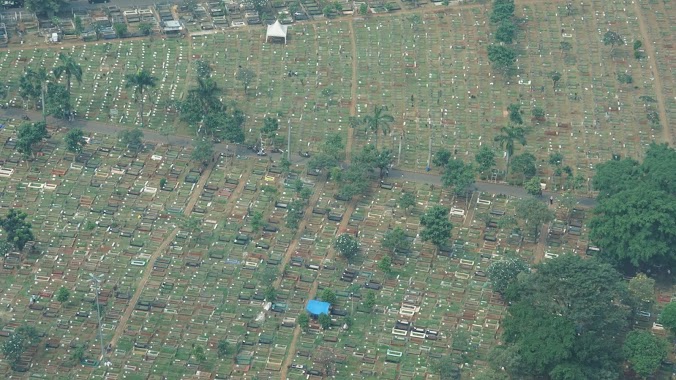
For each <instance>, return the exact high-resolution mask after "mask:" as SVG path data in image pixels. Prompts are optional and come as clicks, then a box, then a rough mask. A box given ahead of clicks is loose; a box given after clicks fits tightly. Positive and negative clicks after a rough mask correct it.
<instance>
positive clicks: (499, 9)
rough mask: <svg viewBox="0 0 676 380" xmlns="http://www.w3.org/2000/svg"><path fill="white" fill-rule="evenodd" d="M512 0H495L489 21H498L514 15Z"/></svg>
mask: <svg viewBox="0 0 676 380" xmlns="http://www.w3.org/2000/svg"><path fill="white" fill-rule="evenodd" d="M514 9H515V8H514V0H497V1H495V2H494V3H493V9H492V10H491V17H490V19H491V22H493V23H499V22H503V21H505V20H509V19H511V18H512V17H513V16H514Z"/></svg>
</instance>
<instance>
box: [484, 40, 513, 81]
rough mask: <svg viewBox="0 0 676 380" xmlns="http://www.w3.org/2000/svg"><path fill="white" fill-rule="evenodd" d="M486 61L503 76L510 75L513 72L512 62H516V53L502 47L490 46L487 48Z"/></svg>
mask: <svg viewBox="0 0 676 380" xmlns="http://www.w3.org/2000/svg"><path fill="white" fill-rule="evenodd" d="M488 60H489V61H490V62H491V64H492V65H493V67H494V68H495V69H496V70H498V71H500V72H502V74H503V75H510V74H511V72H512V71H513V70H514V62H516V51H514V49H512V48H510V47H506V46H502V45H490V46H488Z"/></svg>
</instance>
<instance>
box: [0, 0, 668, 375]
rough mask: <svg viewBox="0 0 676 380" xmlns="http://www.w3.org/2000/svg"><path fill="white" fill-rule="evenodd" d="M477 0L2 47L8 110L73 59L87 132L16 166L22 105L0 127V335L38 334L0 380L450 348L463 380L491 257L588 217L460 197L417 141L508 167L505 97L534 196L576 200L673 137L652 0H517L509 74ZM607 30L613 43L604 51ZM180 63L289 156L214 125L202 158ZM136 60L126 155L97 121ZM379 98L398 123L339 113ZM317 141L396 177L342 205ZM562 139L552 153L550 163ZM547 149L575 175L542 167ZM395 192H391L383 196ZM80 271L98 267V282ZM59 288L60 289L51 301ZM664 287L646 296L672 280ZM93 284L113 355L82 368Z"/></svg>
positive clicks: (529, 254) (496, 324) (487, 304)
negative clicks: (390, 245)
mask: <svg viewBox="0 0 676 380" xmlns="http://www.w3.org/2000/svg"><path fill="white" fill-rule="evenodd" d="M639 9H640V11H641V12H642V16H639V15H638V14H637V13H636V12H637V10H639ZM488 12H489V7H488V5H484V4H465V5H452V6H441V7H435V6H433V5H426V6H424V7H422V8H420V9H418V10H415V11H408V10H404V11H401V12H392V13H391V14H387V15H381V14H375V15H369V16H366V17H364V16H357V15H355V16H348V17H347V18H337V19H323V18H322V19H319V20H317V19H316V20H314V21H309V22H304V23H303V22H301V23H296V24H294V25H292V26H291V27H290V28H289V30H290V34H289V40H288V43H287V44H286V45H283V44H279V43H266V41H265V33H264V29H263V28H258V27H253V26H251V27H249V26H247V27H242V28H227V29H224V30H222V31H218V32H217V33H195V34H194V35H188V36H187V37H186V38H183V39H168V38H167V39H165V38H161V37H159V36H155V37H151V38H135V39H115V40H109V41H92V42H88V43H79V42H77V43H76V42H66V43H64V44H62V45H54V46H43V44H40V45H36V46H32V45H31V44H30V43H28V44H24V45H20V46H19V45H10V47H9V48H3V49H2V50H0V73H2V78H0V79H1V80H2V81H3V83H4V84H5V85H7V86H8V87H7V88H8V92H7V94H6V98H5V99H4V100H3V102H7V103H8V104H9V108H8V109H9V110H14V111H15V113H16V110H20V109H21V107H23V106H24V100H23V99H22V98H21V96H20V95H19V85H18V83H19V81H20V77H21V76H22V74H23V72H24V71H25V69H26V68H27V67H32V68H37V67H39V65H44V66H45V67H47V68H48V69H49V68H53V67H56V66H57V65H58V55H59V53H61V52H66V53H68V54H70V55H71V56H72V57H73V58H75V59H76V60H77V62H78V63H79V64H80V65H81V66H82V69H83V76H82V82H81V83H78V82H76V81H73V87H72V99H73V105H74V109H75V111H76V113H77V119H78V120H79V122H80V123H82V125H87V124H86V123H90V125H91V126H95V128H94V127H92V129H91V130H89V131H88V130H87V128H86V127H85V128H83V129H84V130H85V133H86V136H87V140H88V143H87V144H86V145H85V146H84V150H83V151H82V153H79V154H75V153H72V152H69V151H68V150H67V149H66V146H65V144H64V142H63V137H64V135H65V134H66V132H67V130H68V123H67V122H63V121H58V122H57V121H53V119H51V118H50V119H49V120H50V122H49V123H48V129H49V133H50V138H48V139H46V140H44V141H43V142H42V143H40V145H39V146H38V147H36V149H35V150H34V152H35V154H34V155H33V156H31V157H28V158H26V157H24V156H22V155H21V154H20V153H18V152H17V151H15V145H16V136H17V131H18V129H19V125H20V124H21V123H22V120H21V119H20V118H10V117H7V116H3V119H2V120H1V121H0V122H1V123H2V125H3V127H2V128H1V129H0V143H2V147H1V148H0V161H1V162H2V163H1V165H0V206H1V207H2V210H0V211H1V213H2V214H3V215H4V214H6V213H7V211H8V210H9V209H19V210H21V211H24V212H26V213H27V214H28V216H27V220H28V221H30V222H31V223H32V229H33V233H34V235H35V239H34V241H35V243H34V244H35V249H24V252H21V253H16V254H11V255H7V256H6V257H5V258H4V262H3V267H2V268H0V340H3V339H7V337H8V336H9V335H10V333H12V332H13V331H15V330H16V329H17V328H19V327H20V326H22V325H24V324H30V325H32V326H35V327H36V328H37V330H38V331H39V332H40V333H42V334H44V335H43V336H42V338H41V341H40V344H39V345H36V346H33V347H31V348H30V349H29V350H27V351H26V352H24V353H23V355H22V356H21V358H20V360H19V361H18V364H13V365H12V366H10V363H9V361H8V360H4V359H0V373H5V374H6V373H11V374H12V376H16V377H17V378H28V376H32V377H31V378H46V379H67V378H68V379H71V378H91V379H101V378H104V379H111V380H112V379H122V378H125V379H162V378H167V379H182V378H195V379H202V378H204V379H208V378H241V379H254V378H257V379H263V378H269V379H279V378H292V379H301V378H307V376H308V375H309V376H313V378H321V377H322V376H326V375H327V373H329V372H331V373H332V374H333V376H335V377H336V378H341V379H348V378H386V379H397V378H401V379H436V378H439V375H438V369H437V368H438V363H439V362H440V361H444V360H447V359H448V360H451V361H452V362H453V363H454V364H456V365H459V366H461V367H462V373H463V375H462V376H463V378H471V376H472V375H473V374H476V373H477V372H479V371H480V370H481V369H482V368H484V367H486V366H487V360H488V359H487V353H488V351H489V349H490V348H491V347H492V346H494V345H495V344H496V343H497V341H498V338H499V337H500V335H499V329H500V326H501V320H502V319H503V317H504V316H505V314H506V305H505V302H504V301H503V299H502V297H501V296H500V294H498V293H497V292H494V291H493V290H492V287H491V284H490V282H489V281H488V279H487V275H486V271H487V268H488V267H489V266H490V265H491V263H493V262H496V261H500V260H502V259H505V258H510V257H514V258H521V259H523V260H524V261H526V262H529V263H537V262H542V261H546V260H548V259H551V258H556V257H559V256H562V255H580V256H586V255H588V254H589V255H592V254H594V253H595V251H594V249H593V248H590V247H591V246H592V244H591V242H590V239H589V231H588V226H587V221H588V219H589V216H590V213H591V211H590V210H589V209H587V208H586V207H582V206H579V205H577V206H576V205H575V203H568V204H564V203H563V202H558V201H557V202H555V203H554V205H553V206H551V209H552V210H553V211H554V212H555V215H556V216H555V219H554V220H553V221H551V222H550V223H548V225H547V226H546V227H544V228H542V226H540V225H537V224H533V223H532V222H531V224H528V222H526V221H524V220H522V218H520V217H517V215H516V210H515V204H516V200H517V197H516V196H515V195H516V194H510V193H509V192H501V191H498V192H497V193H493V192H488V191H482V190H481V189H480V190H478V191H475V192H472V193H469V194H466V193H458V192H456V191H453V190H452V189H449V188H446V187H444V186H441V185H439V184H438V183H433V182H432V181H428V180H427V178H428V177H424V178H423V177H416V175H415V173H417V172H425V171H426V169H428V171H429V172H430V174H440V169H439V168H437V167H435V166H434V165H432V164H431V163H430V156H431V155H433V154H434V153H435V152H437V151H439V150H440V149H442V148H443V149H446V150H448V151H450V152H451V153H452V156H453V158H458V159H461V160H464V161H467V162H473V161H474V156H475V155H476V154H477V152H479V150H480V149H481V147H483V146H489V147H491V148H493V149H494V150H495V151H496V152H497V153H498V154H497V157H496V158H497V165H496V166H495V168H494V169H493V170H491V171H490V172H487V173H483V174H481V179H482V180H484V181H486V182H493V183H495V182H510V183H516V182H519V179H520V177H519V176H508V175H506V174H505V169H506V162H505V161H506V160H505V157H503V154H502V153H503V149H502V148H500V147H499V146H498V144H497V143H496V142H494V138H495V137H496V136H499V135H500V134H501V133H503V132H502V131H501V128H502V127H505V126H506V125H507V124H508V122H509V120H510V111H509V109H510V105H512V109H514V108H515V107H516V108H517V113H518V114H519V115H521V118H522V119H523V121H522V127H524V128H526V129H527V134H526V136H525V139H526V141H527V143H526V144H525V145H517V147H516V152H517V153H518V154H523V153H531V154H533V155H534V157H535V158H536V167H537V175H538V176H539V177H540V178H542V181H543V184H545V185H546V188H547V190H558V189H561V188H562V187H563V188H565V189H566V190H571V189H572V194H574V196H575V197H579V198H586V197H589V196H592V195H594V194H592V193H591V189H590V187H589V179H590V178H591V177H592V176H593V173H594V168H595V166H596V165H597V164H599V163H602V162H605V161H607V160H609V159H612V158H613V157H614V156H618V157H634V158H637V159H640V158H641V157H643V155H644V154H645V152H646V150H647V147H648V145H649V144H650V143H651V142H653V141H657V142H666V141H670V139H671V137H670V136H671V133H672V132H673V123H672V125H671V126H670V127H669V121H672V120H674V119H676V104H675V101H676V98H675V97H674V95H675V94H674V91H675V90H674V88H675V86H676V81H675V78H674V72H673V70H672V69H671V67H673V48H672V44H673V43H674V41H673V39H674V35H673V27H671V25H676V12H674V9H673V4H671V3H669V2H664V3H662V2H660V3H659V4H657V3H656V2H652V1H641V2H639V5H634V4H632V2H631V1H628V0H627V1H620V0H614V1H600V0H598V1H591V2H588V3H587V2H585V5H584V6H580V5H576V6H575V9H574V12H572V14H570V15H567V14H566V8H565V2H560V1H550V2H545V3H544V4H543V3H541V2H531V1H527V2H525V3H523V4H519V2H517V7H516V11H515V15H516V16H517V17H518V18H520V19H522V20H524V21H525V22H524V23H523V24H521V25H520V26H519V30H518V34H517V36H518V37H517V41H518V46H519V55H518V59H517V61H516V67H517V70H518V75H516V76H512V77H510V78H506V77H505V76H504V75H502V74H501V73H499V72H498V71H497V70H495V68H494V67H493V66H492V65H491V64H490V62H489V60H488V57H487V53H486V49H487V46H488V45H489V44H491V43H492V42H493V39H494V37H493V35H492V34H493V33H494V32H493V30H492V29H491V26H490V23H489V21H488ZM205 18H209V16H205ZM639 19H640V20H639ZM233 20H235V19H232V20H230V21H233ZM219 21H220V19H214V20H211V19H210V21H209V22H212V23H215V24H218V22H219ZM235 21H236V20H235ZM204 22H206V21H204ZM640 23H643V24H641V25H639V24H640ZM132 29H133V28H132ZM608 29H611V30H613V31H615V32H617V33H618V34H619V35H621V36H622V37H623V39H624V40H625V41H627V44H626V45H624V46H607V45H604V43H603V34H604V33H605V32H606V30H608ZM191 31H192V30H191ZM642 33H647V35H645V36H644V35H642ZM646 38H650V39H651V40H652V41H655V44H654V47H655V48H654V49H657V51H658V52H659V54H658V55H656V56H651V57H650V59H645V58H644V59H636V58H635V56H634V54H635V53H634V50H633V49H632V44H633V41H635V40H644V44H645V39H646ZM651 49H652V48H651ZM654 49H653V50H654ZM650 53H651V52H650V51H648V52H643V54H650ZM198 60H205V61H208V62H209V63H210V64H211V68H212V70H213V73H212V78H213V79H214V80H215V81H216V82H217V83H218V86H219V87H220V88H221V89H222V92H221V94H222V95H221V96H222V98H223V99H224V102H225V103H226V104H236V106H237V107H238V108H239V109H241V110H242V111H243V112H244V114H245V115H246V122H245V124H244V130H245V135H246V143H245V144H243V145H250V144H254V143H255V141H256V139H258V137H259V130H260V128H261V126H262V125H263V122H264V119H265V118H266V117H273V118H277V119H278V120H279V126H280V128H279V131H278V133H277V136H275V137H273V138H271V139H270V141H269V143H270V144H273V145H275V146H277V147H279V148H281V149H283V150H286V149H287V135H290V136H291V139H290V152H289V153H290V159H291V162H292V165H291V167H290V168H289V169H288V170H287V169H285V168H284V167H282V165H281V162H280V157H281V156H280V155H270V156H265V157H259V156H256V155H255V154H250V153H242V152H243V151H244V149H243V147H241V148H242V149H240V152H239V153H240V154H234V153H232V147H230V149H228V150H225V149H223V148H224V146H225V144H226V142H223V143H219V144H217V146H216V148H215V153H214V156H213V158H212V159H209V160H206V162H205V163H204V164H203V163H201V162H198V161H196V160H194V159H193V158H192V151H193V150H194V149H195V148H194V147H193V146H191V145H180V144H172V143H171V141H173V140H172V139H174V136H176V135H185V136H194V135H195V129H194V127H193V126H190V125H186V124H185V123H183V122H181V121H179V120H178V110H177V107H176V102H177V101H179V100H181V99H183V97H184V96H185V95H186V94H187V92H188V90H189V89H191V88H192V87H193V86H195V83H196V74H195V62H197V61H198ZM242 67H245V68H247V69H250V70H251V71H253V72H254V73H255V76H254V78H253V80H252V81H251V83H250V84H249V85H248V87H247V88H245V87H246V86H245V85H244V84H243V83H242V81H241V80H239V79H238V78H237V72H238V70H240V69H241V68H242ZM139 68H144V69H147V70H149V71H150V72H152V74H153V75H154V76H156V77H157V78H158V84H157V86H156V88H154V89H152V90H150V91H148V92H146V93H145V95H144V99H145V113H146V116H145V123H144V124H145V126H144V128H143V130H144V131H145V132H146V137H148V136H155V138H147V140H146V141H145V143H144V145H143V146H141V147H138V149H130V148H129V147H126V146H123V145H122V144H121V143H120V141H119V140H118V137H117V132H118V131H119V130H120V129H122V128H131V127H138V126H140V125H141V120H140V117H139V116H140V114H139V106H138V102H137V101H135V100H136V97H135V96H134V94H133V91H132V89H128V88H125V75H126V74H129V73H134V72H136V71H137V70H138V69H139ZM554 72H558V73H559V74H560V79H558V80H557V81H553V80H552V76H553V75H552V73H554ZM64 81H65V79H64V78H62V79H61V80H60V82H59V83H62V84H63V83H64ZM657 82H659V83H657ZM25 106H26V107H32V104H25ZM376 106H384V107H385V109H386V112H387V113H388V114H390V115H392V116H393V118H394V122H393V123H391V125H390V128H389V129H390V131H389V133H386V134H383V133H382V131H380V132H377V135H376V134H374V133H373V132H372V131H370V130H369V131H367V130H366V129H365V128H364V126H363V125H359V126H356V127H354V128H352V127H351V121H353V120H354V119H355V117H356V118H359V119H361V118H363V117H364V116H367V115H371V114H373V112H374V109H375V107H376ZM534 109H537V110H538V111H544V112H543V113H541V112H538V111H536V112H535V113H534V112H533V110H534ZM0 111H1V112H2V113H0V115H5V111H6V110H0ZM33 121H35V120H33ZM83 121H84V122H83ZM288 128H290V132H289V130H288ZM669 128H671V130H670V129H669ZM94 130H95V131H94ZM335 133H338V134H340V136H341V137H342V140H343V142H344V143H345V146H346V152H345V154H346V157H347V158H348V159H349V158H350V157H354V156H355V155H356V154H357V153H356V152H358V151H360V150H361V149H362V148H363V147H364V146H366V145H367V144H376V143H377V145H378V147H380V148H389V149H390V150H391V151H392V152H393V156H394V158H393V160H392V164H393V165H394V168H395V169H401V170H403V171H404V172H402V173H405V175H402V177H389V178H388V177H386V178H384V179H383V180H382V181H380V180H379V179H377V178H375V177H374V180H373V183H372V185H371V187H370V191H369V192H368V194H367V195H364V196H361V195H359V196H355V197H353V198H352V199H344V198H342V197H340V196H337V195H338V194H339V187H340V183H337V182H335V181H331V180H330V179H327V177H326V174H327V173H325V172H320V173H315V172H313V171H310V170H307V163H308V159H306V158H303V157H301V156H300V155H299V154H298V153H299V152H309V154H310V155H315V154H319V153H320V151H321V150H322V143H323V142H324V141H325V140H326V138H327V137H328V136H330V135H332V134H335ZM376 136H377V137H376ZM165 138H166V140H165ZM557 152H558V153H561V155H562V156H561V157H562V158H561V159H559V161H558V162H557V163H550V161H551V160H550V157H551V156H552V154H555V153H557ZM561 160H562V162H563V163H561ZM561 166H569V167H570V169H571V172H570V173H568V174H562V173H561V172H560V171H558V172H557V168H559V167H561ZM376 172H377V171H376ZM376 177H377V176H376ZM421 178H423V179H421ZM486 182H484V183H486ZM410 195H412V196H413V197H412V198H413V199H414V201H413V202H412V204H410V205H408V204H406V202H402V201H401V200H402V197H404V198H407V197H409V198H410ZM434 205H442V206H444V207H446V208H448V210H449V211H450V220H451V222H452V224H453V229H452V235H451V237H450V238H449V239H448V241H447V242H446V243H445V244H440V245H435V244H432V243H431V242H424V241H423V240H422V239H421V238H420V232H421V231H422V229H423V226H422V225H421V216H422V215H423V214H424V213H425V212H426V211H427V210H428V209H429V208H430V207H432V206H434ZM397 227H399V228H401V229H403V231H404V233H405V235H406V237H407V241H409V242H410V243H409V244H410V247H406V249H403V250H401V252H392V251H391V250H388V249H386V248H383V247H382V242H383V239H384V237H385V236H386V234H387V233H388V231H392V230H394V229H396V228H397ZM343 234H349V235H351V236H355V237H357V239H358V241H359V242H360V251H359V253H358V254H357V255H356V256H355V257H354V258H352V259H351V260H347V259H346V258H345V257H343V256H342V255H341V254H340V253H339V251H338V249H337V248H336V247H335V244H334V242H335V240H336V238H337V237H338V236H340V235H343ZM29 248H30V247H29ZM388 261H390V262H391V263H390V264H388ZM90 274H93V275H97V276H101V279H102V280H101V283H100V291H99V292H98V294H97V292H96V285H95V283H94V282H92V280H91V276H90ZM62 288H65V289H67V290H68V292H69V296H68V297H65V298H66V299H63V298H61V299H60V300H58V299H57V298H60V297H57V294H58V293H59V292H60V289H62ZM61 292H63V291H61ZM660 292H661V293H660V294H659V297H658V302H657V304H656V309H659V308H660V307H661V305H663V304H665V303H667V302H669V301H671V300H672V296H673V292H672V291H671V290H669V289H665V290H661V291H660ZM315 298H320V299H323V300H325V301H329V302H330V303H331V304H332V315H331V319H330V320H329V321H322V320H321V319H319V320H315V319H310V321H301V320H302V318H300V319H301V320H299V316H301V315H306V312H305V307H306V305H307V302H308V300H311V299H315ZM97 301H98V305H99V307H100V312H101V314H102V322H101V330H102V332H103V337H102V341H103V345H104V346H108V345H110V348H109V349H105V351H106V353H105V355H104V359H103V361H110V365H104V363H101V362H99V359H100V356H101V346H100V343H99V337H98V335H97V326H98V324H97V311H98V309H97ZM321 322H324V324H325V325H324V326H322V323H321ZM645 323H648V322H645ZM306 324H307V325H306ZM648 325H650V324H648ZM449 358H450V359H449ZM11 367H14V368H11ZM13 369H14V370H17V369H18V370H19V371H14V370H13ZM20 371H28V372H20ZM219 376H220V377H219ZM228 376H231V377H228Z"/></svg>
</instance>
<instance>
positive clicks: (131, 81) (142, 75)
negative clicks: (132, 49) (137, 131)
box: [124, 69, 157, 128]
mask: <svg viewBox="0 0 676 380" xmlns="http://www.w3.org/2000/svg"><path fill="white" fill-rule="evenodd" d="M125 80H126V83H125V84H124V87H125V88H133V89H134V94H136V95H137V100H139V99H140V100H141V128H143V126H144V125H145V124H144V123H143V120H144V119H143V118H144V115H143V105H144V103H145V101H144V97H143V94H144V92H145V91H146V89H148V88H154V87H155V86H157V77H154V76H153V75H152V74H151V73H150V71H148V70H146V69H140V70H138V71H136V73H133V74H127V75H125Z"/></svg>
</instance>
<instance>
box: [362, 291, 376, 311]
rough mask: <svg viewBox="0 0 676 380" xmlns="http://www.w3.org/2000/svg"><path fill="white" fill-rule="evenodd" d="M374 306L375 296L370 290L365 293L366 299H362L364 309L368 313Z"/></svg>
mask: <svg viewBox="0 0 676 380" xmlns="http://www.w3.org/2000/svg"><path fill="white" fill-rule="evenodd" d="M375 306H376V294H375V293H373V291H372V290H369V291H368V292H366V298H365V299H364V307H365V308H366V310H368V311H373V308H374V307H375Z"/></svg>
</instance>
